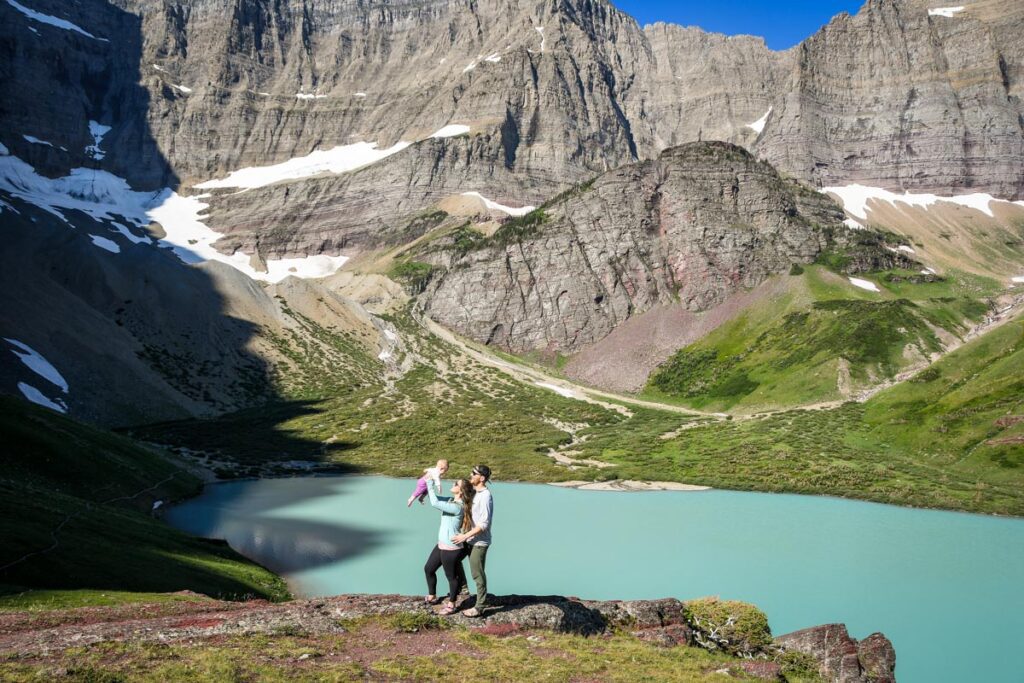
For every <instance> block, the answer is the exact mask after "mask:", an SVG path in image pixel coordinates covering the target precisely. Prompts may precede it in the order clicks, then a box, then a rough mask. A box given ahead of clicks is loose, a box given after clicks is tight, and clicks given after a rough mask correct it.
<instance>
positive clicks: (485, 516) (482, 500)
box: [468, 489, 494, 546]
mask: <svg viewBox="0 0 1024 683" xmlns="http://www.w3.org/2000/svg"><path fill="white" fill-rule="evenodd" d="M472 515H473V526H478V527H480V528H481V529H483V531H481V532H480V533H479V534H477V535H476V536H474V537H473V538H471V539H469V541H468V543H469V544H470V545H479V546H485V545H490V544H491V524H492V522H493V521H494V499H493V498H492V497H491V491H490V489H484V490H482V491H477V492H476V496H475V497H474V498H473V510H472Z"/></svg>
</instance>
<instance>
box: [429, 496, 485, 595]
mask: <svg viewBox="0 0 1024 683" xmlns="http://www.w3.org/2000/svg"><path fill="white" fill-rule="evenodd" d="M427 494H428V495H429V496H430V504H431V505H432V506H433V507H435V508H437V509H438V510H440V511H441V527H440V528H439V529H438V531H437V545H435V546H434V548H433V550H431V551H430V557H428V558H427V563H426V564H425V565H423V573H424V574H426V576H427V591H428V595H427V597H426V601H427V602H428V603H430V604H431V605H433V604H434V603H436V602H437V569H438V567H444V575H445V576H446V577H447V578H448V601H447V602H446V603H445V604H444V607H442V608H441V612H440V613H441V614H451V613H452V612H454V611H455V601H456V600H458V598H459V591H460V590H462V587H463V586H464V585H466V574H465V572H464V571H463V570H462V558H463V544H462V543H453V542H452V536H455V535H456V534H460V533H465V532H467V531H469V530H470V529H471V528H472V527H473V518H472V517H471V516H470V515H469V514H464V511H465V510H471V509H472V508H473V496H475V495H476V491H475V490H474V489H473V485H472V484H470V483H469V480H468V479H459V480H458V481H456V482H455V485H454V486H452V494H453V497H452V498H439V497H438V495H437V493H435V492H434V487H433V486H428V487H427Z"/></svg>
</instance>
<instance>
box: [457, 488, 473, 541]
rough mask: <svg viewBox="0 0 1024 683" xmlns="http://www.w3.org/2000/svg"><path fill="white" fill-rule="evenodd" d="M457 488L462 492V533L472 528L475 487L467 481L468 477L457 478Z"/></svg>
mask: <svg viewBox="0 0 1024 683" xmlns="http://www.w3.org/2000/svg"><path fill="white" fill-rule="evenodd" d="M459 490H460V491H461V492H462V495H461V498H462V533H466V532H467V531H469V530H470V529H472V528H473V514H472V513H473V499H474V498H476V489H475V488H473V485H472V484H470V483H469V479H459Z"/></svg>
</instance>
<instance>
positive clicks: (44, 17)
mask: <svg viewBox="0 0 1024 683" xmlns="http://www.w3.org/2000/svg"><path fill="white" fill-rule="evenodd" d="M7 4H8V5H10V6H11V7H13V8H14V9H16V10H18V11H19V12H21V13H22V14H24V15H25V16H26V17H28V18H29V19H31V20H32V21H38V22H39V23H40V24H48V25H49V26H53V27H56V28H60V29H64V30H65V31H74V32H75V33H81V34H82V35H83V36H85V37H86V38H92V39H93V40H101V41H103V42H104V43H109V42H110V41H109V40H107V39H106V38H97V37H96V36H94V35H93V34H91V33H89V32H88V31H86V30H84V29H82V28H81V27H80V26H77V25H75V24H72V23H71V22H70V21H68V20H66V19H61V18H60V17H55V16H52V15H50V14H43V13H42V12H37V11H35V10H34V9H29V8H28V7H25V6H24V5H19V4H18V3H16V2H15V1H14V0H7Z"/></svg>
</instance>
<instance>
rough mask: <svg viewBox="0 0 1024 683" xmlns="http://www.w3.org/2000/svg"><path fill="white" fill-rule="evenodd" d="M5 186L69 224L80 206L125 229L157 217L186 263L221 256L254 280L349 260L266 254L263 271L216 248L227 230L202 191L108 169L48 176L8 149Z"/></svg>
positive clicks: (3, 158) (304, 273) (1, 186)
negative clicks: (208, 215) (137, 185)
mask: <svg viewBox="0 0 1024 683" xmlns="http://www.w3.org/2000/svg"><path fill="white" fill-rule="evenodd" d="M0 191H6V192H7V193H9V194H10V195H11V196H12V197H15V198H17V199H21V200H23V201H25V202H27V203H29V204H33V205H34V206H36V207H38V208H39V209H41V210H43V211H46V212H48V213H50V214H52V215H54V216H56V217H57V218H59V219H60V220H62V221H64V222H65V223H68V225H69V226H70V225H71V223H70V221H69V220H68V218H67V215H66V214H67V212H68V211H80V212H82V213H84V214H86V215H87V216H89V217H90V218H92V219H93V220H96V221H98V222H102V223H105V224H107V225H108V226H110V228H111V229H112V230H116V231H118V232H121V233H122V234H125V233H130V232H131V231H130V230H128V228H127V227H126V226H125V225H124V223H129V224H132V225H134V226H135V227H136V228H139V229H144V228H145V227H146V226H148V225H149V224H150V223H151V222H154V221H155V222H157V223H159V224H160V225H161V226H162V227H163V229H164V232H165V233H166V236H165V237H164V238H163V239H161V240H160V241H159V242H158V246H160V247H163V248H167V249H171V250H172V251H173V252H174V254H175V256H177V257H178V258H179V259H180V260H181V261H183V262H184V263H189V264H194V263H201V262H203V261H220V262H222V263H226V264H228V265H230V266H232V267H233V268H236V269H237V270H240V271H242V272H243V273H245V274H246V275H248V276H249V277H251V278H253V279H255V280H265V281H269V282H280V281H281V280H283V279H285V278H286V277H289V276H292V275H294V276H296V277H301V278H315V277H324V276H326V275H330V274H332V273H334V272H335V271H337V270H338V268H340V267H341V266H342V265H343V264H344V263H345V261H347V260H348V259H347V257H345V256H328V255H326V254H317V255H314V256H296V257H290V258H281V259H266V265H267V272H259V271H257V270H256V269H255V268H253V266H252V265H251V264H250V256H249V255H247V254H245V253H243V252H240V251H238V252H235V253H234V254H230V255H227V254H222V253H221V252H219V251H217V250H216V249H214V248H213V244H214V242H216V241H217V240H219V239H220V238H221V237H223V235H221V233H218V232H216V231H214V230H212V229H210V228H209V227H207V226H206V224H205V223H204V222H203V220H202V217H201V214H202V212H203V210H204V209H206V208H207V206H208V205H207V204H205V203H203V202H202V201H201V199H202V197H201V196H197V197H183V196H181V195H179V194H178V193H177V192H174V191H173V190H171V189H169V188H165V189H163V190H158V191H156V192H136V191H134V190H132V189H131V188H130V186H129V185H128V182H127V181H126V180H125V179H124V178H120V177H118V176H115V175H113V174H111V173H109V172H107V171H99V170H96V169H89V168H76V169H72V170H71V172H70V173H69V174H68V175H67V176H64V177H61V178H47V177H45V176H41V175H39V174H38V173H36V171H35V169H34V168H32V166H30V165H29V164H27V163H25V162H24V161H22V160H21V159H19V158H18V157H14V156H8V155H6V154H4V155H0ZM125 236H126V237H127V235H125ZM89 237H90V238H91V239H92V242H93V244H95V245H96V246H98V247H101V248H104V249H108V250H110V251H113V248H111V246H112V247H114V248H117V249H118V251H120V247H118V245H117V244H116V243H115V242H113V241H112V240H108V239H106V238H103V237H101V236H98V235H92V234H90V235H89ZM129 239H131V240H132V241H133V242H138V243H143V242H149V240H148V239H146V238H139V237H134V236H133V237H130V238H129ZM115 253H117V252H115Z"/></svg>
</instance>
